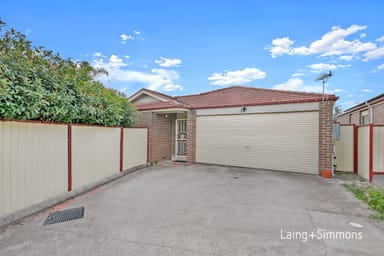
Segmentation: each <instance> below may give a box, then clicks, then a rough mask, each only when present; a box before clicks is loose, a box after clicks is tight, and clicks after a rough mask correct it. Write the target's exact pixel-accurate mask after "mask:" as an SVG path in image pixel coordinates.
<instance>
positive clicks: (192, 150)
mask: <svg viewBox="0 0 384 256" xmlns="http://www.w3.org/2000/svg"><path fill="white" fill-rule="evenodd" d="M187 136H188V137H187V161H188V162H190V163H194V162H195V161H196V111H195V110H191V111H188V114H187Z"/></svg>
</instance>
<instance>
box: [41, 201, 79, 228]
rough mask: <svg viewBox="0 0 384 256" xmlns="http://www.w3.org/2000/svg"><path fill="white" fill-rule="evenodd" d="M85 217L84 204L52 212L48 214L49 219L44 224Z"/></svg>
mask: <svg viewBox="0 0 384 256" xmlns="http://www.w3.org/2000/svg"><path fill="white" fill-rule="evenodd" d="M83 217H84V206H83V207H78V208H72V209H67V210H62V211H58V212H51V213H50V214H49V215H48V217H47V219H46V220H45V221H44V224H43V226H45V225H51V224H55V223H60V222H65V221H70V220H77V219H81V218H83Z"/></svg>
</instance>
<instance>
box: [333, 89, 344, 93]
mask: <svg viewBox="0 0 384 256" xmlns="http://www.w3.org/2000/svg"><path fill="white" fill-rule="evenodd" d="M333 92H335V93H336V92H345V91H344V90H343V89H334V90H333Z"/></svg>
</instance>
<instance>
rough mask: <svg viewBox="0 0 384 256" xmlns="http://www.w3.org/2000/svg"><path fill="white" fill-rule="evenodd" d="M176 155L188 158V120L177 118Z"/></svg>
mask: <svg viewBox="0 0 384 256" xmlns="http://www.w3.org/2000/svg"><path fill="white" fill-rule="evenodd" d="M176 157H180V160H181V159H183V160H186V157H187V120H184V119H178V120H176Z"/></svg>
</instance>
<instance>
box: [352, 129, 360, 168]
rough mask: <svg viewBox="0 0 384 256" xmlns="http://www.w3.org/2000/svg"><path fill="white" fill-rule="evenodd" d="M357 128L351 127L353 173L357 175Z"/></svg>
mask: <svg viewBox="0 0 384 256" xmlns="http://www.w3.org/2000/svg"><path fill="white" fill-rule="evenodd" d="M358 129H359V127H358V126H357V125H355V124H354V125H353V173H355V174H357V172H358V168H359V167H358V164H359V162H358V161H359V130H358Z"/></svg>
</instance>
